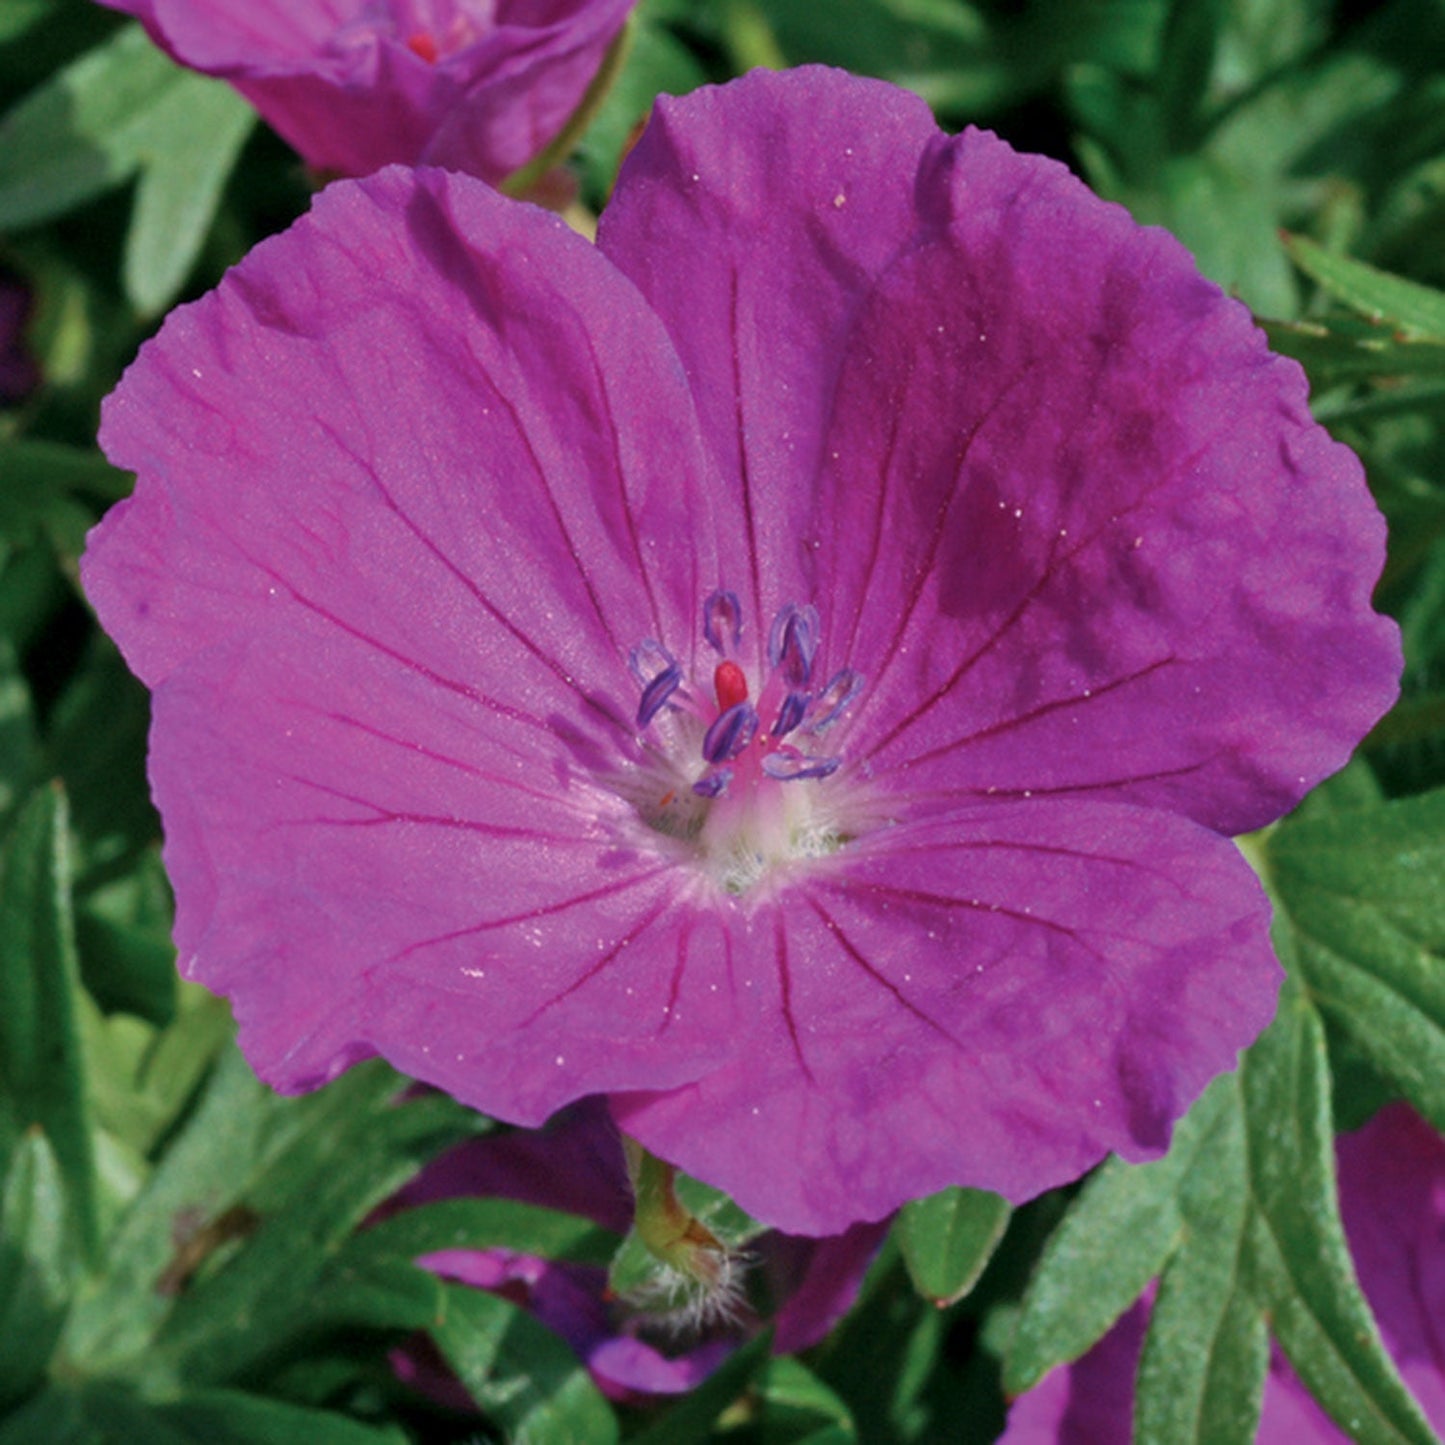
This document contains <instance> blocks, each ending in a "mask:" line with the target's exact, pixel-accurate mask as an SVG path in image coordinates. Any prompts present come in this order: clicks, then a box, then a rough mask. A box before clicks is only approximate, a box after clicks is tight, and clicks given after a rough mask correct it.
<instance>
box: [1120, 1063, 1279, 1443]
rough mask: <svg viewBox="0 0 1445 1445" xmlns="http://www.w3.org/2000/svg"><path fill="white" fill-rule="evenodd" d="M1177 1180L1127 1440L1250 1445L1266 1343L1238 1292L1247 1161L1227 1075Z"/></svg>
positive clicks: (1234, 1085)
mask: <svg viewBox="0 0 1445 1445" xmlns="http://www.w3.org/2000/svg"><path fill="white" fill-rule="evenodd" d="M1221 1093H1222V1094H1227V1095H1228V1103H1227V1106H1226V1107H1221V1108H1220V1109H1219V1111H1218V1113H1217V1115H1216V1117H1215V1122H1214V1127H1213V1128H1212V1130H1211V1131H1210V1132H1209V1135H1208V1137H1207V1138H1205V1139H1203V1140H1201V1141H1200V1146H1199V1151H1198V1153H1197V1155H1196V1160H1197V1161H1200V1162H1203V1161H1206V1160H1207V1167H1198V1165H1196V1167H1195V1168H1193V1169H1192V1170H1190V1171H1189V1173H1188V1174H1186V1175H1185V1177H1184V1178H1183V1180H1182V1181H1181V1184H1180V1190H1179V1211H1180V1216H1181V1218H1182V1220H1183V1226H1184V1227H1183V1230H1182V1232H1181V1235H1180V1242H1179V1247H1178V1249H1177V1250H1176V1251H1175V1252H1174V1254H1173V1255H1172V1256H1171V1257H1170V1259H1169V1262H1168V1264H1167V1265H1166V1266H1165V1269H1164V1274H1163V1278H1162V1280H1161V1282H1160V1286H1159V1293H1158V1296H1157V1297H1156V1299H1155V1301H1154V1305H1153V1309H1152V1311H1151V1313H1150V1317H1149V1329H1148V1333H1147V1335H1146V1336H1145V1341H1144V1349H1143V1353H1142V1355H1141V1357H1140V1362H1139V1376H1138V1385H1137V1390H1136V1395H1135V1401H1134V1438H1135V1439H1136V1440H1140V1441H1146V1440H1149V1441H1152V1440H1159V1441H1174V1442H1184V1441H1195V1442H1198V1445H1231V1442H1238V1445H1250V1442H1252V1441H1253V1440H1254V1437H1255V1431H1256V1428H1257V1426H1258V1424H1259V1409H1260V1400H1261V1397H1262V1395H1263V1392H1264V1379H1265V1371H1266V1370H1267V1369H1268V1365H1269V1337H1268V1332H1267V1331H1266V1329H1265V1325H1264V1320H1263V1318H1262V1317H1261V1315H1260V1311H1259V1308H1258V1305H1257V1304H1256V1303H1255V1301H1254V1300H1253V1299H1252V1298H1251V1297H1250V1296H1249V1294H1248V1293H1247V1291H1246V1289H1245V1288H1244V1283H1243V1278H1242V1252H1243V1247H1244V1235H1245V1225H1246V1221H1247V1219H1248V1213H1249V1161H1248V1157H1247V1154H1246V1150H1245V1135H1244V1120H1243V1113H1242V1101H1241V1099H1240V1096H1239V1087H1238V1080H1237V1079H1230V1080H1228V1081H1227V1087H1224V1086H1221Z"/></svg>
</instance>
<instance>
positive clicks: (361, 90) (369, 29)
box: [101, 0, 636, 183]
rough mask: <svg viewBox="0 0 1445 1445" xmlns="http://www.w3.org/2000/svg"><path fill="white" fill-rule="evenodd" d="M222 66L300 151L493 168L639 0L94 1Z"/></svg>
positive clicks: (536, 134) (525, 153) (568, 109)
mask: <svg viewBox="0 0 1445 1445" xmlns="http://www.w3.org/2000/svg"><path fill="white" fill-rule="evenodd" d="M101 3H102V4H104V5H108V6H109V7H110V8H111V9H113V10H123V11H124V12H125V13H126V14H127V15H134V16H135V17H136V18H137V19H138V20H140V21H141V22H142V23H143V24H144V25H145V27H146V29H147V30H148V31H149V32H150V34H151V37H152V38H153V39H154V40H155V42H156V43H157V44H158V45H160V46H161V47H162V49H164V50H165V52H166V53H167V54H168V55H170V56H171V58H172V59H174V60H176V61H178V62H179V63H180V64H182V65H188V66H190V67H191V68H192V69H194V70H200V71H203V72H204V73H205V74H207V75H218V76H221V77H222V78H223V79H225V80H227V81H229V82H230V83H231V84H232V85H233V86H235V88H236V89H237V90H238V91H240V93H241V94H242V95H244V96H245V97H246V99H247V100H249V101H250V102H251V104H252V105H254V106H255V107H256V109H257V110H258V111H259V112H260V113H261V115H262V116H264V117H265V119H266V120H267V121H269V122H270V124H271V125H272V126H273V127H274V128H275V129H276V130H277V131H279V132H280V134H281V135H282V136H283V137H285V139H286V140H287V141H289V142H290V143H291V144H292V145H293V146H295V148H296V149H297V150H298V151H299V152H300V153H301V155H302V157H303V158H304V159H305V161H306V162H307V164H308V165H311V166H313V167H315V168H316V169H317V170H320V171H327V172H335V173H337V174H340V175H352V176H359V175H366V174H367V173H369V172H371V171H374V170H377V169H378V168H379V167H381V166H384V165H387V164H389V163H392V162H401V163H404V164H417V163H424V164H428V165H439V166H448V167H451V168H452V169H455V170H461V171H467V172H469V173H470V174H472V175H478V176H481V177H482V178H483V179H485V180H488V181H491V182H493V183H496V182H498V181H500V180H502V179H503V178H504V177H506V176H508V175H510V174H511V173H512V172H513V171H515V170H516V169H517V168H518V167H520V166H522V165H525V164H526V163H527V162H528V161H530V160H531V159H533V157H535V156H536V155H538V154H539V153H540V152H541V151H542V150H543V149H544V148H545V147H546V146H547V144H548V143H549V142H550V141H551V140H553V139H554V138H555V137H556V135H557V134H558V132H559V131H560V130H561V129H562V127H563V125H564V124H565V123H566V121H567V118H568V117H569V116H570V115H571V114H572V112H573V111H574V110H575V109H576V108H577V106H578V104H579V103H580V102H581V100H582V97H583V96H584V95H585V94H586V91H587V87H588V85H589V84H590V83H591V81H592V78H593V77H594V76H595V75H596V74H597V71H598V69H599V67H600V66H601V64H602V60H603V57H604V55H605V54H606V51H607V47H608V46H609V45H610V44H611V43H612V41H613V40H614V39H615V38H616V36H617V34H618V32H619V31H620V30H621V28H622V25H623V23H624V22H625V21H626V19H627V14H628V12H629V11H630V10H631V9H632V6H633V5H634V4H635V3H636V0H101Z"/></svg>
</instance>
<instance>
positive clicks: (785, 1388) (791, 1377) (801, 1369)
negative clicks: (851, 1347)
mask: <svg viewBox="0 0 1445 1445" xmlns="http://www.w3.org/2000/svg"><path fill="white" fill-rule="evenodd" d="M754 1391H755V1393H756V1395H757V1404H756V1407H755V1410H756V1415H757V1418H758V1425H759V1428H760V1431H761V1433H762V1434H763V1435H764V1436H765V1438H767V1439H769V1440H773V1439H783V1440H796V1441H798V1442H799V1445H803V1442H805V1441H806V1442H811V1445H825V1442H827V1445H832V1442H834V1441H837V1442H843V1441H850V1440H857V1438H858V1431H857V1429H856V1427H855V1426H854V1424H853V1416H852V1413H851V1412H850V1411H849V1409H848V1407H847V1405H846V1404H844V1403H843V1401H842V1400H841V1399H839V1397H838V1396H837V1395H836V1394H835V1393H834V1392H833V1391H832V1390H831V1389H829V1388H828V1386H827V1385H825V1384H824V1383H823V1381H822V1380H820V1379H819V1378H818V1377H817V1376H816V1375H815V1374H814V1373H813V1372H812V1371H811V1370H810V1369H808V1367H807V1366H806V1365H804V1364H803V1363H802V1362H801V1361H800V1360H795V1359H794V1358H793V1357H792V1356H791V1355H774V1356H773V1357H771V1358H770V1359H769V1360H768V1361H767V1362H766V1363H765V1364H764V1365H763V1367H762V1369H760V1370H759V1371H758V1373H757V1375H756V1376H755V1377H754Z"/></svg>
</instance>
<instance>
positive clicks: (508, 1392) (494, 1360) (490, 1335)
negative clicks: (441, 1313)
mask: <svg viewBox="0 0 1445 1445" xmlns="http://www.w3.org/2000/svg"><path fill="white" fill-rule="evenodd" d="M432 1338H433V1339H434V1340H435V1341H436V1343H437V1345H438V1347H439V1348H440V1349H441V1352H442V1354H444V1355H445V1356H446V1359H447V1363H448V1364H449V1365H450V1366H451V1368H452V1370H453V1371H454V1372H455V1373H456V1375H457V1378H458V1379H459V1380H461V1382H462V1384H463V1385H465V1386H466V1388H467V1391H468V1393H469V1394H470V1395H471V1396H472V1398H473V1399H474V1400H475V1401H476V1402H477V1404H478V1405H480V1406H481V1408H482V1409H483V1410H484V1411H486V1413H487V1414H488V1415H490V1416H491V1417H492V1418H493V1419H494V1420H495V1421H496V1422H497V1423H498V1424H499V1425H500V1426H501V1427H502V1428H503V1430H505V1432H506V1434H507V1438H508V1439H510V1440H515V1441H518V1442H529V1441H535V1442H539V1445H540V1442H548V1445H550V1442H553V1441H556V1442H558V1445H594V1442H595V1445H608V1442H609V1441H615V1440H616V1439H617V1436H618V1431H617V1417H616V1416H615V1415H614V1414H613V1413H612V1408H611V1406H610V1405H608V1403H607V1401H606V1400H605V1399H604V1398H603V1396H602V1392H601V1391H600V1390H599V1389H598V1388H597V1386H596V1385H594V1384H593V1383H592V1378H591V1376H590V1375H588V1373H587V1371H586V1369H585V1368H584V1367H583V1365H582V1363H581V1361H580V1360H578V1358H577V1356H576V1355H574V1354H573V1353H572V1351H571V1349H570V1348H569V1347H568V1346H567V1345H566V1344H565V1343H564V1342H563V1340H562V1339H561V1338H559V1337H558V1336H557V1335H554V1334H553V1333H552V1331H551V1330H549V1329H548V1328H547V1327H546V1326H545V1325H543V1324H540V1323H538V1321H537V1320H535V1319H534V1318H533V1317H532V1316H531V1315H530V1314H528V1313H527V1312H526V1310H524V1309H522V1308H520V1307H519V1306H517V1305H515V1304H513V1303H512V1302H511V1301H510V1300H507V1299H503V1298H501V1297H500V1296H498V1295H493V1294H488V1293H487V1292H486V1291H485V1290H478V1289H472V1288H470V1287H469V1286H467V1285H461V1284H453V1285H447V1286H446V1317H445V1319H444V1320H443V1321H442V1323H441V1324H440V1325H439V1326H437V1327H435V1328H434V1329H433V1330H432Z"/></svg>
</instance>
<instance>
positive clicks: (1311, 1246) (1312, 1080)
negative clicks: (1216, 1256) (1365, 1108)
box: [1242, 947, 1436, 1445]
mask: <svg viewBox="0 0 1445 1445" xmlns="http://www.w3.org/2000/svg"><path fill="white" fill-rule="evenodd" d="M1282 952H1283V953H1284V954H1285V962H1286V966H1289V965H1290V964H1291V962H1292V959H1291V958H1290V957H1289V950H1288V948H1287V947H1285V948H1284V949H1283V950H1282ZM1242 1080H1243V1093H1244V1108H1245V1120H1246V1129H1247V1137H1248V1150H1249V1170H1250V1179H1251V1191H1252V1195H1253V1204H1254V1213H1253V1217H1252V1219H1251V1221H1250V1232H1249V1240H1248V1249H1247V1253H1248V1257H1249V1270H1250V1278H1251V1288H1252V1291H1253V1293H1254V1295H1255V1297H1256V1300H1257V1301H1258V1303H1259V1304H1260V1305H1261V1306H1263V1308H1264V1309H1265V1310H1266V1311H1267V1313H1268V1315H1269V1319H1270V1323H1271V1326H1272V1328H1273V1330H1274V1334H1275V1338H1276V1339H1277V1340H1278V1341H1279V1343H1280V1345H1281V1346H1282V1347H1283V1349H1284V1352H1285V1354H1286V1355H1288V1357H1289V1360H1290V1363H1291V1364H1292V1365H1293V1366H1294V1368H1295V1370H1296V1371H1297V1372H1298V1374H1299V1376H1300V1378H1301V1379H1302V1380H1303V1381H1304V1382H1305V1384H1306V1385H1307V1386H1308V1387H1309V1390H1310V1392H1311V1393H1312V1394H1313V1395H1314V1396H1315V1398H1316V1399H1317V1400H1318V1401H1319V1402H1320V1404H1321V1405H1323V1407H1324V1408H1325V1409H1326V1410H1327V1411H1328V1412H1329V1413H1330V1415H1332V1416H1333V1417H1334V1419H1335V1420H1336V1421H1338V1422H1339V1423H1340V1424H1341V1425H1342V1426H1344V1427H1345V1428H1347V1429H1348V1430H1349V1431H1350V1432H1351V1433H1352V1434H1353V1435H1354V1437H1355V1438H1356V1439H1365V1440H1370V1441H1372V1442H1378V1445H1404V1442H1414V1445H1436V1437H1435V1434H1434V1432H1433V1431H1432V1430H1431V1429H1430V1427H1429V1425H1428V1424H1427V1423H1426V1421H1425V1419H1424V1416H1423V1415H1422V1414H1421V1413H1420V1408H1419V1406H1418V1405H1417V1404H1416V1403H1415V1401H1414V1400H1413V1399H1412V1398H1411V1396H1410V1394H1409V1392H1408V1391H1407V1390H1406V1389H1405V1387H1404V1385H1403V1383H1402V1382H1401V1380H1400V1377H1399V1374H1398V1372H1397V1370H1396V1369H1395V1366H1394V1363H1393V1362H1392V1360H1391V1358H1390V1356H1389V1353H1388V1352H1387V1351H1386V1349H1385V1347H1384V1344H1383V1343H1382V1341H1381V1339H1380V1332H1379V1329H1378V1327H1377V1326H1376V1324H1375V1320H1374V1316H1373V1315H1372V1314H1371V1312H1370V1307H1369V1305H1368V1304H1367V1303H1366V1301H1365V1297H1364V1295H1363V1294H1362V1293H1361V1291H1360V1287H1359V1284H1358V1282H1357V1280H1356V1278H1355V1272H1354V1265H1353V1262H1352V1261H1351V1258H1350V1252H1349V1246H1348V1245H1347V1243H1346V1241H1345V1234H1344V1226H1343V1225H1342V1223H1341V1221H1340V1214H1339V1206H1338V1203H1337V1200H1336V1194H1335V1168H1334V1157H1335V1156H1334V1135H1333V1129H1332V1121H1331V1118H1330V1092H1329V1091H1330V1080H1329V1066H1328V1063H1327V1060H1326V1057H1325V1046H1324V1032H1323V1029H1322V1027H1321V1024H1320V1021H1319V1017H1318V1015H1317V1014H1316V1013H1315V1012H1314V1010H1313V1009H1312V1008H1311V1007H1310V1005H1309V1003H1308V1001H1307V1000H1306V999H1305V998H1304V997H1303V996H1302V994H1301V992H1300V991H1299V989H1298V988H1297V987H1294V986H1292V985H1287V986H1286V988H1285V991H1284V993H1283V995H1282V997H1281V1001H1280V1010H1279V1016H1278V1018H1277V1019H1276V1020H1275V1022H1274V1023H1273V1024H1272V1025H1271V1026H1270V1028H1269V1029H1268V1030H1267V1031H1266V1033H1265V1034H1264V1036H1263V1037H1262V1038H1261V1039H1260V1040H1259V1042H1258V1043H1257V1044H1255V1045H1254V1047H1253V1048H1252V1049H1251V1050H1250V1051H1249V1053H1248V1054H1247V1055H1246V1057H1245V1062H1244V1067H1243V1072H1242Z"/></svg>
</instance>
